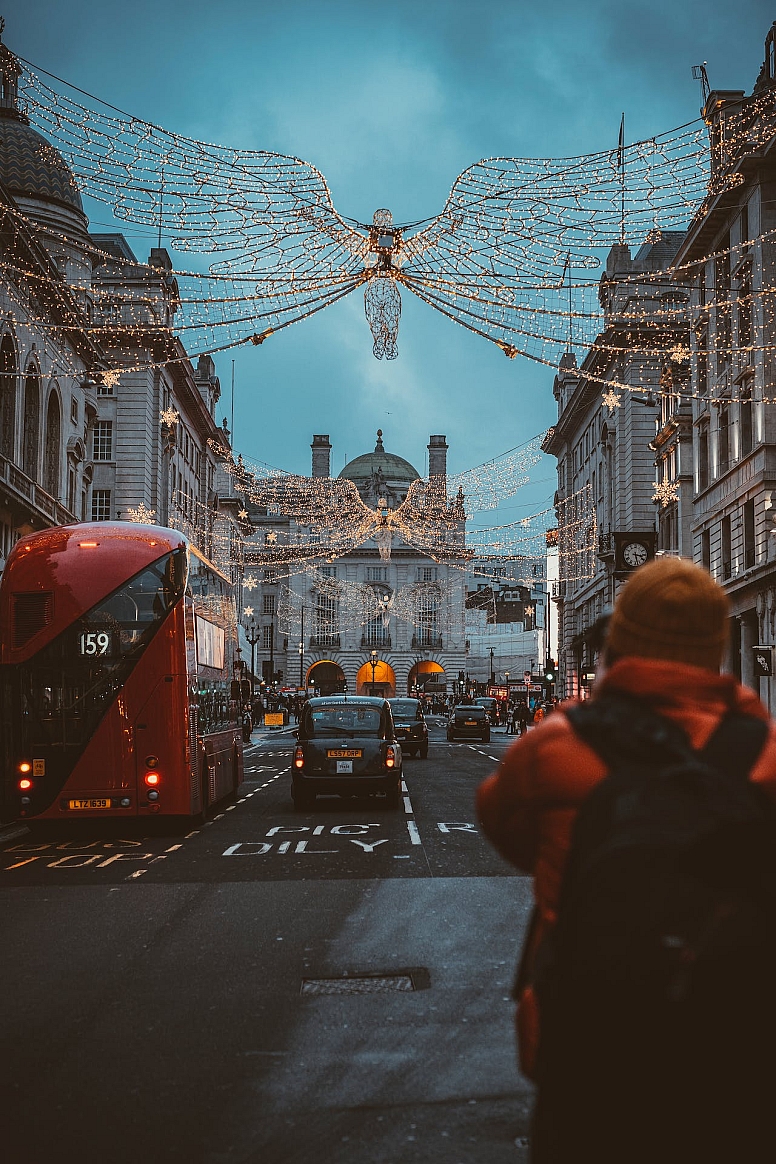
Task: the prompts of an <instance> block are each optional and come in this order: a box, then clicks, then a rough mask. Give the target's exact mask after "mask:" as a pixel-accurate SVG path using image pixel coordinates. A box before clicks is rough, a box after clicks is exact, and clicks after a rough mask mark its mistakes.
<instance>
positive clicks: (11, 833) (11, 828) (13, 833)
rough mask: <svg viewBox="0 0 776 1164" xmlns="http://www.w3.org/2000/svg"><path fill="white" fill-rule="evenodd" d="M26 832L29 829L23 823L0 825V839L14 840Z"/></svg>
mask: <svg viewBox="0 0 776 1164" xmlns="http://www.w3.org/2000/svg"><path fill="white" fill-rule="evenodd" d="M27 832H29V829H28V828H27V826H26V825H23V824H9V825H0V841H15V840H16V838H17V837H23V836H24V834H25V833H27Z"/></svg>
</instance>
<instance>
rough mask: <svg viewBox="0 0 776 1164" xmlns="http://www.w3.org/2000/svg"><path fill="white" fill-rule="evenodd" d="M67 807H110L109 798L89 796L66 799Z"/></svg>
mask: <svg viewBox="0 0 776 1164" xmlns="http://www.w3.org/2000/svg"><path fill="white" fill-rule="evenodd" d="M67 807H68V808H110V800H97V799H96V798H90V799H89V800H68V802H67Z"/></svg>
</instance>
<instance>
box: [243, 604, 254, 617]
mask: <svg viewBox="0 0 776 1164" xmlns="http://www.w3.org/2000/svg"><path fill="white" fill-rule="evenodd" d="M243 614H244V615H245V617H246V618H251V616H252V615H253V607H252V606H245V607H243Z"/></svg>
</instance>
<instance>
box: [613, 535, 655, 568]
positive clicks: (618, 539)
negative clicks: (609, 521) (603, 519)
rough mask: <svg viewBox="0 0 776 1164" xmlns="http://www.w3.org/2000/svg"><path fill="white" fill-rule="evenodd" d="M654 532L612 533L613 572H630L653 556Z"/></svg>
mask: <svg viewBox="0 0 776 1164" xmlns="http://www.w3.org/2000/svg"><path fill="white" fill-rule="evenodd" d="M655 543H656V534H655V532H654V530H650V531H649V532H645V533H628V532H622V533H616V534H615V535H614V572H615V574H630V572H631V571H632V570H637V569H638V567H639V566H643V565H644V564H645V562H649V561H650V560H651V559H652V558H654V556H655Z"/></svg>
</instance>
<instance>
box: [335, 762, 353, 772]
mask: <svg viewBox="0 0 776 1164" xmlns="http://www.w3.org/2000/svg"><path fill="white" fill-rule="evenodd" d="M352 771H353V761H352V760H337V772H338V773H339V772H352Z"/></svg>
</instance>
